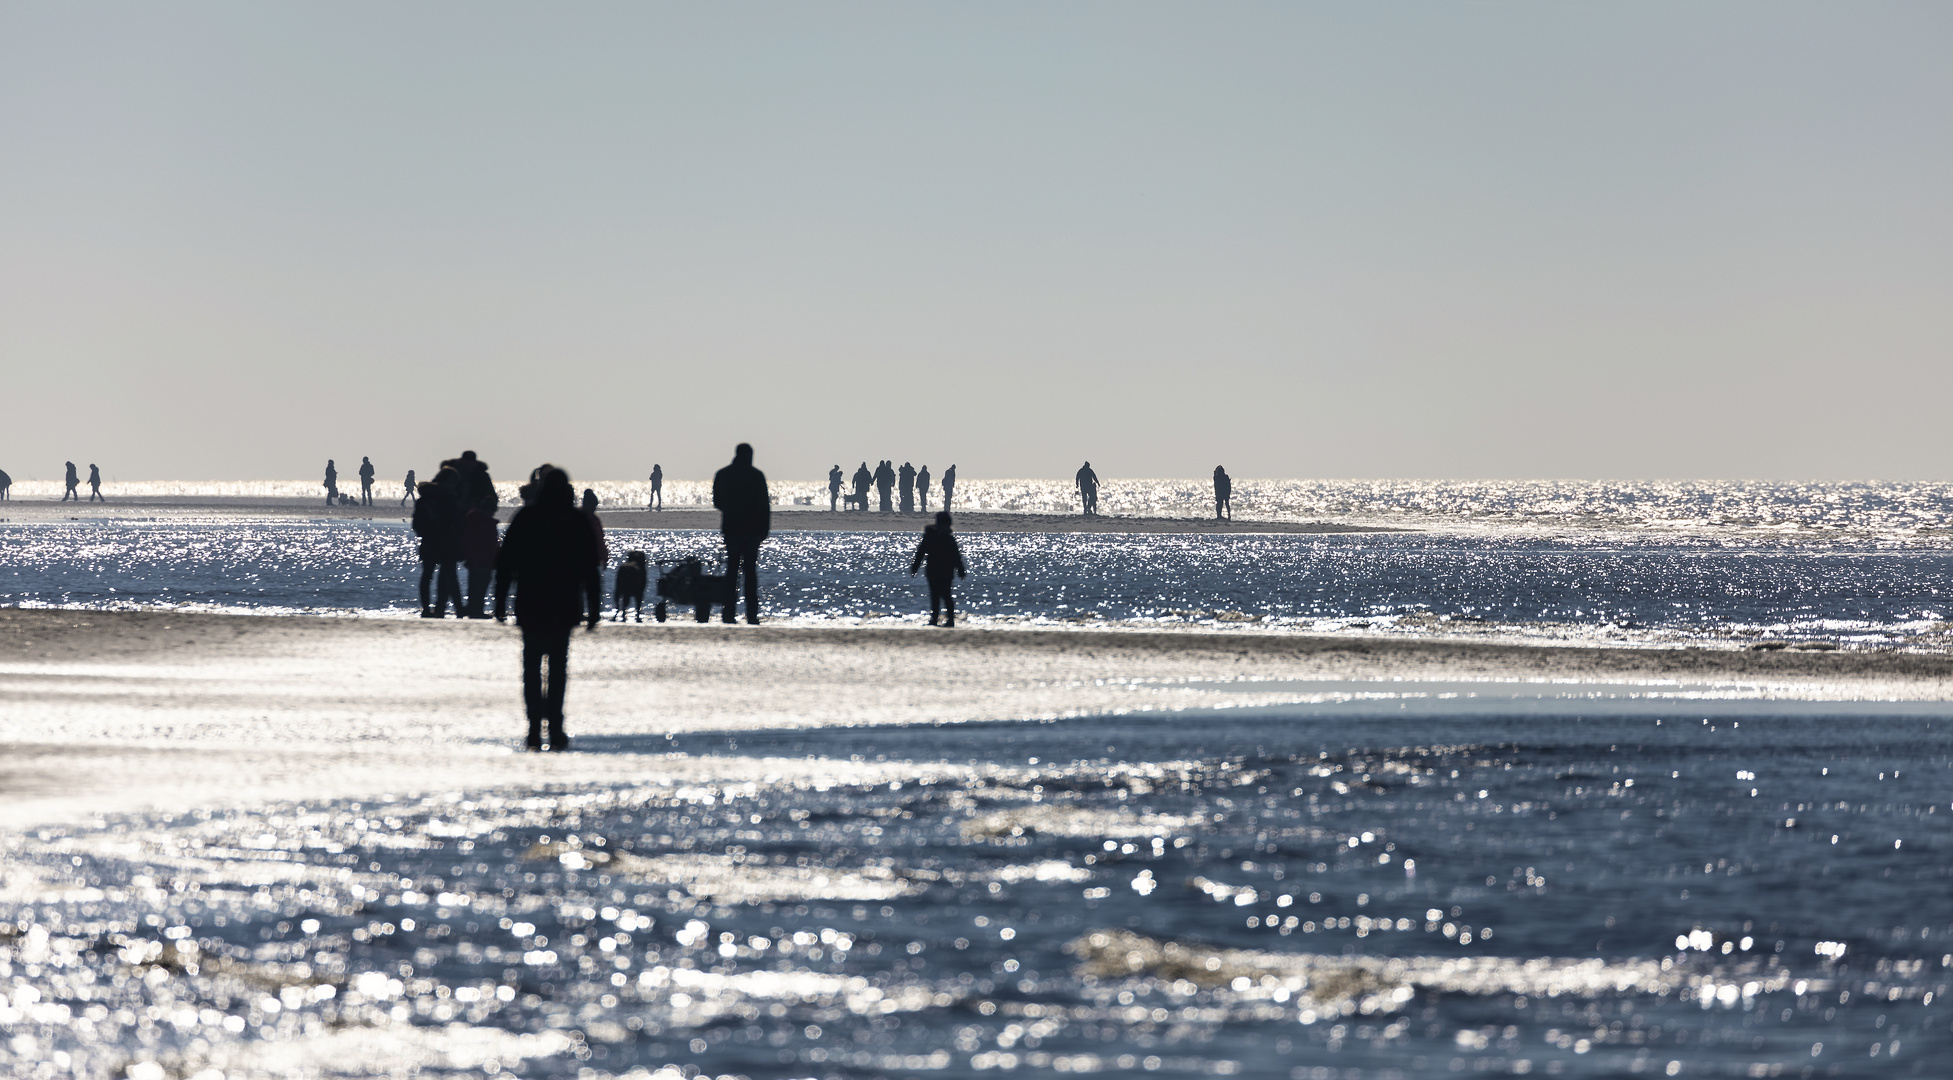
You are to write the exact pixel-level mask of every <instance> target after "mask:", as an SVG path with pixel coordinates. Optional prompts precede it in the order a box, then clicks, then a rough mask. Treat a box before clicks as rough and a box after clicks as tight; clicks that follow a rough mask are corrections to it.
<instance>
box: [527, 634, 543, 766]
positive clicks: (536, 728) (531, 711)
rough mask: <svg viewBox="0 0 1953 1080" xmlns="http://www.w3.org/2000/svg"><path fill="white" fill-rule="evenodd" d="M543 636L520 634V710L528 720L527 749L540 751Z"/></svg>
mask: <svg viewBox="0 0 1953 1080" xmlns="http://www.w3.org/2000/svg"><path fill="white" fill-rule="evenodd" d="M543 639H544V635H542V634H538V633H532V632H530V631H528V630H524V631H523V632H522V708H523V711H524V713H525V714H526V715H527V716H528V718H529V737H528V739H527V740H526V742H527V743H528V746H529V749H531V750H541V749H542V722H543V714H544V712H545V709H544V706H543V685H542V661H543V652H544V651H545V642H544V640H543Z"/></svg>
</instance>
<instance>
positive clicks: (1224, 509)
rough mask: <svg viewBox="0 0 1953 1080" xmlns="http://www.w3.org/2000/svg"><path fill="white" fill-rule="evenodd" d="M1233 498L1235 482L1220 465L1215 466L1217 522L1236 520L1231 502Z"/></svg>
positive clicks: (1215, 517) (1215, 518)
mask: <svg viewBox="0 0 1953 1080" xmlns="http://www.w3.org/2000/svg"><path fill="white" fill-rule="evenodd" d="M1233 497H1234V481H1233V480H1232V479H1230V478H1229V477H1228V475H1227V470H1226V469H1223V468H1221V467H1220V466H1219V465H1216V466H1214V520H1215V521H1219V520H1221V519H1222V518H1226V519H1227V520H1229V521H1233V520H1234V506H1233V504H1232V502H1231V501H1230V500H1232V499H1233Z"/></svg>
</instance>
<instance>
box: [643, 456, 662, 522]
mask: <svg viewBox="0 0 1953 1080" xmlns="http://www.w3.org/2000/svg"><path fill="white" fill-rule="evenodd" d="M644 508H645V509H646V510H663V509H664V508H665V467H664V466H663V465H659V464H657V463H656V462H653V463H652V465H651V497H650V498H648V499H646V500H644Z"/></svg>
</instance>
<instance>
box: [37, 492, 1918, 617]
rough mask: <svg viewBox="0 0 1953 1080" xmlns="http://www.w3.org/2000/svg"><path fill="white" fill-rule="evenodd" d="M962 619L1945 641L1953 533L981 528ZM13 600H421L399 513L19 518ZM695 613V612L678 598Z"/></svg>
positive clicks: (780, 580) (909, 613)
mask: <svg viewBox="0 0 1953 1080" xmlns="http://www.w3.org/2000/svg"><path fill="white" fill-rule="evenodd" d="M610 543H611V549H612V551H613V552H616V553H621V552H622V551H624V550H626V549H629V548H641V549H643V550H645V551H647V552H649V553H650V554H651V556H652V557H653V558H654V559H676V558H678V557H680V556H683V555H686V554H697V555H701V556H703V557H705V558H707V559H708V561H712V562H715V563H716V560H717V557H718V552H719V550H720V549H719V547H718V542H717V538H716V536H715V535H713V534H710V533H702V532H670V531H653V530H635V529H614V530H612V531H611V533H610ZM913 543H914V538H913V537H911V536H908V535H906V534H899V533H818V532H816V533H797V532H785V531H783V532H780V533H776V534H775V536H774V538H773V539H772V540H771V541H770V542H769V543H768V545H767V547H766V548H765V549H764V566H765V582H766V586H765V587H766V593H765V603H766V605H767V608H768V610H769V611H770V612H772V613H773V614H775V615H779V616H787V617H793V618H800V619H816V620H836V619H842V620H852V619H860V618H864V617H872V616H900V617H904V618H910V619H914V618H917V617H919V615H918V613H919V612H922V611H924V610H926V595H925V594H924V593H923V592H922V590H921V589H920V588H919V583H918V582H917V581H916V580H915V579H912V578H910V577H909V576H908V575H907V568H908V560H909V556H910V554H911V552H912V547H913ZM963 543H964V546H965V549H966V555H967V557H968V561H969V562H970V565H971V567H972V570H973V573H972V576H971V578H970V580H969V581H968V582H966V583H965V584H963V585H962V586H960V587H959V591H960V593H961V597H962V600H961V603H962V609H963V611H964V613H965V614H966V615H968V616H973V617H974V618H975V619H977V620H978V621H989V622H992V623H995V622H999V621H1005V622H1031V623H1045V624H1052V623H1056V624H1067V623H1084V624H1104V623H1108V622H1111V623H1134V622H1136V623H1140V624H1148V625H1156V624H1162V623H1164V624H1169V625H1179V624H1188V623H1202V624H1219V625H1258V626H1265V627H1276V628H1295V629H1314V630H1337V631H1351V630H1355V631H1362V630H1369V631H1372V632H1386V631H1399V632H1403V631H1416V632H1422V633H1432V632H1448V633H1503V634H1526V635H1543V636H1547V637H1562V638H1580V639H1599V640H1619V641H1636V640H1643V641H1662V640H1697V639H1705V638H1727V637H1735V638H1738V639H1741V638H1756V637H1768V638H1776V639H1784V640H1792V641H1803V640H1815V639H1827V640H1832V641H1839V642H1846V643H1850V642H1863V643H1894V642H1901V643H1904V642H1912V643H1931V644H1938V643H1941V641H1942V639H1943V638H1944V637H1945V636H1946V632H1947V629H1948V626H1947V624H1946V622H1945V620H1946V618H1947V614H1946V612H1947V607H1946V598H1947V597H1948V596H1949V595H1953V547H1949V546H1948V545H1946V544H1943V543H1941V542H1938V541H1933V540H1928V539H1915V540H1912V541H1908V542H1904V543H1900V542H1887V541H1881V542H1873V541H1861V542H1857V543H1849V544H1847V543H1843V542H1827V543H1824V544H1810V543H1804V542H1801V541H1787V540H1781V539H1770V538H1754V537H1751V538H1730V537H1723V538H1701V537H1691V536H1679V535H1668V534H1659V535H1657V534H1648V533H1641V534H1629V533H1622V532H1613V533H1579V534H1571V535H1565V536H1555V537H1545V536H1536V535H1530V534H1510V533H1508V534H1487V535H1478V534H1463V533H1435V534H1434V533H1408V534H1342V535H1279V534H1260V535H1219V536H1216V535H1206V536H1200V535H1190V536H1181V535H1159V534H1150V535H1149V534H1041V533H973V534H968V535H966V536H965V537H964V538H963ZM0 551H4V553H5V557H4V561H0V603H7V604H55V605H77V606H85V607H130V606H145V605H156V604H171V605H188V606H191V607H210V608H217V609H230V610H264V611H315V610H326V611H335V610H343V611H358V612H389V611H391V612H394V613H406V612H409V611H412V610H414V609H415V608H416V607H417V604H418V601H417V600H416V595H415V585H416V583H417V580H418V564H417V562H416V561H415V555H414V551H415V542H414V538H413V536H412V534H411V533H410V532H409V531H408V530H407V529H405V528H404V527H403V526H400V525H397V524H378V523H367V522H342V523H243V524H239V523H231V524H162V523H158V524H116V523H102V524H95V523H68V524H60V525H0ZM677 614H678V615H679V617H680V618H684V617H687V616H688V615H689V614H690V612H689V611H682V612H678V613H677Z"/></svg>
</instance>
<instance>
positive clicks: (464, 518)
mask: <svg viewBox="0 0 1953 1080" xmlns="http://www.w3.org/2000/svg"><path fill="white" fill-rule="evenodd" d="M327 475H328V476H330V475H331V474H330V473H328V474H327ZM407 475H408V476H409V477H411V476H412V475H413V474H412V473H408V474H407ZM500 504H501V498H500V496H498V495H497V494H496V493H495V480H494V478H493V477H491V476H490V475H489V472H488V463H487V462H485V461H482V460H481V459H479V458H477V457H476V456H475V452H474V451H473V450H464V451H462V453H461V456H460V457H458V458H452V459H450V460H447V461H443V462H442V463H441V468H440V471H439V472H437V473H435V475H434V479H432V480H424V481H421V482H420V483H419V484H418V486H417V488H416V490H415V492H414V517H413V527H414V535H416V536H418V537H420V617H421V618H423V619H445V618H447V613H448V605H449V604H450V603H452V604H453V605H454V614H455V617H456V618H465V619H485V618H487V617H488V612H487V610H486V601H487V596H488V582H489V578H490V576H491V575H492V574H493V573H494V571H495V560H496V557H497V554H498V551H499V548H500V540H499V536H498V534H497V531H496V522H495V511H496V509H497V507H499V506H500ZM463 565H465V566H467V568H468V598H467V599H466V600H465V601H464V600H463V599H462V596H461V579H460V573H459V571H458V569H457V568H458V567H459V566H463Z"/></svg>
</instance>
